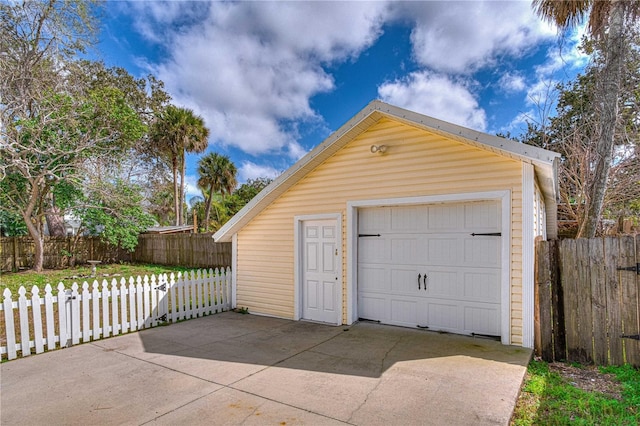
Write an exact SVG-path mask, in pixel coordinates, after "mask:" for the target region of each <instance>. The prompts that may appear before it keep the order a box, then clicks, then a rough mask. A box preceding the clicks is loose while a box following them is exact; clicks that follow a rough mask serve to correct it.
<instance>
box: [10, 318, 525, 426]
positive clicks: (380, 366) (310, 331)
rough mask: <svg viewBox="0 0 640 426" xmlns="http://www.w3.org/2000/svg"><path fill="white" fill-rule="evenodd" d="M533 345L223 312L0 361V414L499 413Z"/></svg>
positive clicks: (400, 417) (288, 416)
mask: <svg viewBox="0 0 640 426" xmlns="http://www.w3.org/2000/svg"><path fill="white" fill-rule="evenodd" d="M530 357H531V351H530V350H528V349H523V348H520V347H515V346H504V345H501V344H500V343H499V342H496V341H493V340H486V339H478V338H472V337H466V336H457V335H449V334H439V333H435V332H429V331H423V330H418V329H407V328H400V327H391V326H384V325H379V324H373V323H357V324H355V325H353V326H341V327H335V326H328V325H323V324H315V323H308V322H301V321H297V322H296V321H289V320H283V319H276V318H269V317H261V316H257V315H242V314H239V313H234V312H226V313H222V314H217V315H212V316H208V317H204V318H199V319H194V320H190V321H185V322H181V323H178V324H173V325H170V326H166V327H157V328H153V329H149V330H143V331H141V332H138V333H131V334H127V335H124V336H119V337H114V338H109V339H105V340H99V341H95V342H91V343H87V344H82V345H78V346H74V347H71V348H67V349H62V350H57V351H52V352H49V353H45V354H41V355H34V356H29V357H26V358H22V359H18V360H15V361H10V362H6V363H3V364H2V365H0V423H1V424H3V425H14V424H15V425H19V424H25V425H27V424H28V425H34V424H78V425H80V424H82V425H87V424H147V423H157V424H167V425H168V424H176V423H182V424H189V425H191V424H203V425H204V424H209V425H211V424H220V425H234V424H278V425H292V424H310V425H324V424H353V425H392V424H402V425H430V424H433V425H464V424H473V425H478V424H499V425H506V424H508V423H509V419H510V417H511V414H512V412H513V408H514V405H515V402H516V400H517V397H518V392H519V389H520V385H521V383H522V380H523V378H524V374H525V370H526V365H527V363H528V361H529V359H530Z"/></svg>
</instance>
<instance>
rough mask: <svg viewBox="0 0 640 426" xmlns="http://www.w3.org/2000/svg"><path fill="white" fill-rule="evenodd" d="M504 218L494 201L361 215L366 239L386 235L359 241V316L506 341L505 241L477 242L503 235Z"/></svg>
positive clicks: (377, 210) (369, 211) (363, 212)
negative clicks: (502, 335)
mask: <svg viewBox="0 0 640 426" xmlns="http://www.w3.org/2000/svg"><path fill="white" fill-rule="evenodd" d="M500 215H501V209H500V203H498V202H494V201H487V202H474V203H443V204H437V205H424V206H410V207H384V208H366V209H362V210H359V212H358V232H359V234H366V235H369V234H373V235H378V234H379V236H376V237H366V236H362V237H360V238H359V240H358V249H357V250H358V260H359V264H358V313H359V316H360V317H361V318H367V319H372V320H379V321H381V322H384V323H389V324H394V325H404V326H409V327H415V326H421V327H424V326H426V327H428V328H429V329H432V330H442V331H448V332H454V333H462V334H470V333H480V334H490V335H500V320H501V316H500V312H501V310H500V309H501V308H500V303H501V277H502V274H501V268H502V262H501V252H502V238H501V237H500V236H499V235H497V236H471V234H472V233H495V234H498V233H499V232H500V231H501V227H500ZM425 274H426V275H427V277H428V278H426V282H425V278H424V277H425ZM418 277H420V286H418ZM425 284H426V288H425Z"/></svg>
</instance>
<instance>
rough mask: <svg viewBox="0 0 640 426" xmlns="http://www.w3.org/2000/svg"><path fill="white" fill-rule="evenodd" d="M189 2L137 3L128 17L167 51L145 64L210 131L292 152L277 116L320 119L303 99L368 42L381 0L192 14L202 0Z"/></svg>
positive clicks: (251, 145)
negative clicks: (151, 63) (329, 70)
mask: <svg viewBox="0 0 640 426" xmlns="http://www.w3.org/2000/svg"><path fill="white" fill-rule="evenodd" d="M198 3H199V2H194V3H192V2H189V3H172V2H169V6H167V4H166V3H155V2H144V3H143V4H142V5H138V6H137V12H138V13H139V15H140V16H139V19H138V22H140V23H146V24H139V25H140V26H139V28H140V31H142V34H144V35H145V36H146V37H147V38H148V39H149V40H152V41H156V42H157V41H159V40H161V41H162V43H163V44H164V45H165V46H164V47H165V48H166V49H167V50H168V53H169V56H168V57H167V58H166V59H164V60H162V61H161V62H160V63H159V64H157V65H154V66H152V67H151V71H152V72H153V73H154V74H156V75H157V76H158V77H159V78H160V79H161V80H162V81H164V83H165V86H166V88H167V90H168V91H169V92H170V93H171V94H172V96H173V98H174V102H175V103H177V104H179V105H186V106H188V107H190V108H193V109H194V110H195V111H196V112H197V113H199V114H201V115H202V116H203V117H204V118H205V122H206V124H207V125H208V126H209V128H210V129H211V140H212V141H216V142H218V143H221V144H223V145H232V146H235V147H238V148H240V149H241V150H243V151H245V152H247V153H250V154H253V155H258V154H264V153H267V152H270V153H282V154H284V155H287V156H289V157H290V158H291V159H294V160H295V159H298V158H299V157H300V156H301V153H303V151H304V149H303V148H302V147H301V146H300V145H299V144H298V142H297V134H296V133H295V132H292V131H291V130H290V129H287V128H285V127H283V125H282V122H283V121H287V120H289V121H290V120H294V121H297V122H310V121H321V120H322V118H321V117H319V116H318V115H317V113H316V111H314V110H313V108H312V107H311V105H310V103H309V99H310V98H311V97H312V96H314V95H316V94H318V93H323V92H327V91H330V90H332V89H333V88H334V81H333V77H332V76H331V75H329V74H328V73H327V72H326V71H325V70H324V69H323V66H325V65H327V64H331V63H334V62H336V61H344V60H346V59H348V58H350V57H356V56H357V55H358V54H359V53H360V52H361V51H362V50H363V49H365V48H367V47H368V46H369V45H371V44H372V43H373V42H374V41H375V40H376V38H377V37H378V35H379V34H380V29H381V25H382V23H383V18H382V17H383V15H384V13H385V11H386V7H387V6H386V3H368V4H367V6H366V7H363V4H362V3H358V2H329V3H324V2H239V3H227V2H215V3H210V4H209V3H208V4H207V8H206V9H207V12H208V13H206V14H204V15H203V16H200V17H199V19H196V15H197V14H196V13H195V12H194V10H195V11H199V12H202V11H203V9H204V8H203V6H202V5H200V4H198ZM165 7H168V9H167V10H164V9H165ZM192 7H193V8H195V9H190V8H192ZM176 9H180V10H181V11H183V14H179V13H178V11H177V10H176ZM189 19H191V21H189ZM149 22H152V23H154V25H153V28H152V29H149V28H151V27H150V25H151V24H149ZM176 22H177V23H178V25H177V26H176V24H175V23H176ZM185 22H192V25H190V26H189V25H186V24H184V23H185ZM346 28H348V30H345V29H346ZM157 32H160V33H162V35H161V36H157V35H154V34H155V33H157Z"/></svg>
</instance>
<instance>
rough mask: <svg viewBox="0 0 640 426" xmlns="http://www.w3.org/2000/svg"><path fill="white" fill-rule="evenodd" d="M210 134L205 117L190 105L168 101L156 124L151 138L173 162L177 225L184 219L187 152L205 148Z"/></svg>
mask: <svg viewBox="0 0 640 426" xmlns="http://www.w3.org/2000/svg"><path fill="white" fill-rule="evenodd" d="M208 138H209V129H208V128H207V127H206V126H205V124H204V119H203V118H202V117H200V116H199V115H196V114H195V113H194V112H193V111H192V110H190V109H188V108H180V107H176V106H174V105H169V106H167V107H166V108H165V109H164V110H163V111H162V112H161V113H160V114H159V116H158V117H157V120H156V121H155V123H154V125H153V129H152V132H151V139H152V141H153V143H154V146H155V147H156V148H157V149H158V150H159V152H160V154H161V156H164V158H166V159H167V160H168V161H169V162H170V164H171V171H172V174H173V194H174V211H175V220H176V222H175V224H176V225H182V224H183V222H184V220H183V204H184V187H185V173H186V158H185V157H186V153H187V152H195V153H201V152H204V150H205V149H206V148H207V146H208V143H209V142H208ZM178 177H180V184H178Z"/></svg>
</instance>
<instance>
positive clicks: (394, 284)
mask: <svg viewBox="0 0 640 426" xmlns="http://www.w3.org/2000/svg"><path fill="white" fill-rule="evenodd" d="M420 281H422V280H420ZM421 285H422V283H421ZM417 288H418V272H417V271H416V270H415V269H398V268H394V269H391V292H392V293H393V294H409V295H413V294H415V292H416V289H417Z"/></svg>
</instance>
